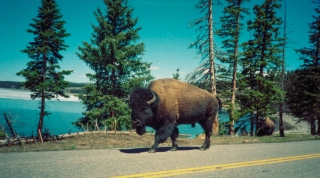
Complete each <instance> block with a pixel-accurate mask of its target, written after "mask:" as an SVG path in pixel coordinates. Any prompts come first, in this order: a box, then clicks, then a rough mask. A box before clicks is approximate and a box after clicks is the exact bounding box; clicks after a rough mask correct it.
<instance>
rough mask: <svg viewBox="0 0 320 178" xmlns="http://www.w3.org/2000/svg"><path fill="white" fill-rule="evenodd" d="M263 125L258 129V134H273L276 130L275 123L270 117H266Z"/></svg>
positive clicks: (262, 122)
mask: <svg viewBox="0 0 320 178" xmlns="http://www.w3.org/2000/svg"><path fill="white" fill-rule="evenodd" d="M260 122H261V127H260V129H259V131H258V134H257V135H258V136H265V135H267V136H269V135H272V133H273V131H274V123H273V122H272V120H271V119H270V118H269V117H264V118H263V119H262V120H261V121H260Z"/></svg>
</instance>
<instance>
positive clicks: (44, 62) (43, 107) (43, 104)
mask: <svg viewBox="0 0 320 178" xmlns="http://www.w3.org/2000/svg"><path fill="white" fill-rule="evenodd" d="M46 73H47V55H46V54H44V55H43V65H42V83H44V82H45V81H46ZM45 102H46V95H45V89H42V90H41V103H40V105H41V106H40V118H39V123H38V131H40V132H41V133H42V128H43V118H44V115H45V110H44V109H45ZM38 136H40V135H39V133H38Z"/></svg>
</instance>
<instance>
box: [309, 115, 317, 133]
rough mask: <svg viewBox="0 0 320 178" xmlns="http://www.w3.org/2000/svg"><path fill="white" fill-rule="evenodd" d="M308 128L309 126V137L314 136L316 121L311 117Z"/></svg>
mask: <svg viewBox="0 0 320 178" xmlns="http://www.w3.org/2000/svg"><path fill="white" fill-rule="evenodd" d="M310 126H311V135H316V120H315V118H313V117H311V121H310Z"/></svg>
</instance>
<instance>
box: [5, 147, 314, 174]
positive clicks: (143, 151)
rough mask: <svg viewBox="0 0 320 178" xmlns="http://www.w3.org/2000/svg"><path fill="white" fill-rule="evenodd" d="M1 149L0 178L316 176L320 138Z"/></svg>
mask: <svg viewBox="0 0 320 178" xmlns="http://www.w3.org/2000/svg"><path fill="white" fill-rule="evenodd" d="M169 149H170V148H169V147H161V148H159V149H158V152H156V153H148V148H133V149H105V150H80V151H77V150H75V151H48V152H27V153H0V160H1V161H0V177H3V178H4V177H19V178H20V177H118V176H122V177H250V178H251V177H259V178H261V177H273V178H275V177H286V178H287V177H290V178H293V177H303V178H308V177H310V178H315V177H320V141H302V142H291V143H264V144H238V145H211V148H210V149H209V150H207V151H199V150H198V147H179V148H178V151H170V150H169Z"/></svg>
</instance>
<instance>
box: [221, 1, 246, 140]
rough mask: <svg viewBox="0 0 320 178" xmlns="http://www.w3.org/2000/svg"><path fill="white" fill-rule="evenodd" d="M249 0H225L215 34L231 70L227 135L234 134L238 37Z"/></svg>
mask: <svg viewBox="0 0 320 178" xmlns="http://www.w3.org/2000/svg"><path fill="white" fill-rule="evenodd" d="M248 1H249V0H227V2H228V6H226V7H225V8H224V11H223V13H224V16H222V17H221V18H220V19H221V23H222V25H221V29H220V30H218V32H217V34H218V35H219V36H221V37H222V38H223V39H224V40H223V41H222V44H223V48H225V49H226V50H227V54H228V55H227V56H228V57H227V58H226V59H225V60H222V62H225V63H228V64H229V65H230V69H231V70H232V79H231V80H232V82H231V103H230V107H229V109H228V110H229V112H230V119H229V135H234V121H235V119H237V117H236V113H235V112H236V109H235V99H236V90H237V84H236V81H237V67H238V58H239V39H240V31H241V30H242V29H243V24H242V23H241V22H240V20H241V19H243V18H244V16H243V14H249V12H248V8H243V7H242V5H243V3H244V2H248Z"/></svg>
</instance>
